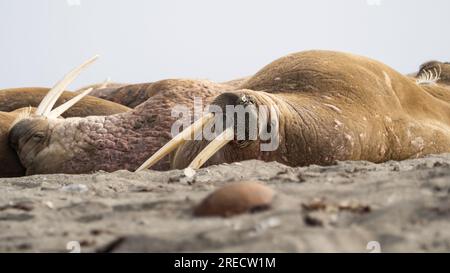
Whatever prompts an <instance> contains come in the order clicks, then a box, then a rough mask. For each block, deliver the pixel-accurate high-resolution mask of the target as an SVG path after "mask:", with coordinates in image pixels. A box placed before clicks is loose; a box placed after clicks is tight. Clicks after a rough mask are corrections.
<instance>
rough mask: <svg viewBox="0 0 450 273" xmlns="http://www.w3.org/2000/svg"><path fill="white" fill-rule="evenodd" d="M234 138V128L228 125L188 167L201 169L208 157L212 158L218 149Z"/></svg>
mask: <svg viewBox="0 0 450 273" xmlns="http://www.w3.org/2000/svg"><path fill="white" fill-rule="evenodd" d="M233 138H234V128H233V127H228V128H227V129H225V131H223V132H222V133H221V134H220V135H218V136H217V137H216V138H215V139H214V140H213V141H211V143H209V144H208V146H206V148H205V149H203V150H202V151H201V152H200V153H199V154H198V155H197V156H196V157H195V158H194V160H192V162H191V164H190V165H189V167H188V168H192V169H194V170H196V169H200V167H201V166H203V164H205V162H206V161H208V159H210V158H211V157H212V156H213V155H214V154H215V153H217V151H219V150H220V149H221V148H222V147H223V146H225V145H227V144H228V142H230V141H232V140H233Z"/></svg>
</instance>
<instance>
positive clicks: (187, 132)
mask: <svg viewBox="0 0 450 273" xmlns="http://www.w3.org/2000/svg"><path fill="white" fill-rule="evenodd" d="M212 121H214V114H213V113H208V114H207V115H205V116H203V117H201V118H200V119H199V120H197V121H196V122H194V123H193V124H192V125H190V126H189V127H188V128H186V129H184V130H183V131H182V132H181V133H179V134H178V135H176V136H175V137H174V138H172V139H171V140H170V141H169V142H168V143H166V145H164V146H163V147H162V148H161V149H159V150H158V151H157V152H156V153H154V154H153V155H152V156H151V157H150V158H149V159H147V160H146V161H145V162H144V163H143V164H142V165H141V166H140V167H139V168H137V169H136V171H135V172H139V171H142V170H144V169H148V168H150V167H151V166H153V165H154V164H156V163H157V162H158V161H159V160H161V159H162V158H163V157H165V156H166V155H168V154H170V153H171V152H172V151H174V150H175V149H176V148H178V147H179V146H180V145H182V144H183V143H184V142H186V140H189V139H192V138H193V136H195V134H196V133H197V132H198V131H199V130H201V129H202V128H203V127H205V126H207V125H209V124H210V123H211V122H212Z"/></svg>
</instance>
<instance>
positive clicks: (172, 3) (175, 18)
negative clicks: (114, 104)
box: [0, 0, 450, 89]
mask: <svg viewBox="0 0 450 273" xmlns="http://www.w3.org/2000/svg"><path fill="white" fill-rule="evenodd" d="M449 11H450V1H448V0H429V1H425V0H308V1H305V0H303V1H302V0H292V1H288V0H276V1H275V0H223V1H212V0H188V1H187V0H151V1H148V0H38V1H35V0H0V18H1V19H2V20H1V23H0V88H9V87H25V86H52V85H53V84H54V83H55V82H56V81H57V80H59V79H60V78H61V77H62V76H63V75H64V74H65V73H66V72H68V71H69V70H70V69H72V68H73V67H75V66H76V65H78V64H80V63H81V62H83V61H84V60H85V59H87V58H89V57H91V56H93V55H95V54H99V55H100V59H99V61H98V62H97V63H96V64H94V65H93V66H91V67H90V68H89V69H88V70H87V71H85V72H84V73H83V74H82V76H81V77H80V78H79V79H78V80H77V81H76V82H75V83H74V84H73V85H72V86H71V89H75V88H77V87H80V86H83V85H86V84H90V83H96V82H102V81H103V80H104V79H106V78H108V77H110V78H111V80H112V81H116V82H125V83H139V82H151V81H156V80H160V79H165V78H199V79H210V80H214V81H226V80H231V79H234V78H239V77H243V76H247V75H252V74H254V73H255V72H257V71H258V70H259V69H260V68H262V67H263V66H264V65H266V64H268V63H269V62H271V61H273V60H275V59H276V58H279V57H281V56H284V55H286V54H289V53H292V52H298V51H304V50H310V49H328V50H338V51H347V52H352V53H357V54H361V55H365V56H368V57H371V58H374V59H377V60H380V61H382V62H384V63H386V64H388V65H390V66H391V67H393V68H395V69H397V70H398V71H400V72H402V73H409V72H412V71H415V70H416V69H417V67H418V66H419V65H420V64H421V63H422V62H424V61H427V60H431V59H437V60H445V61H449V60H450V52H449V49H450V39H449V38H448V37H447V36H448V31H447V30H446V29H445V28H446V27H450V16H449V14H448V13H449Z"/></svg>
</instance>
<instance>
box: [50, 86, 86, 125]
mask: <svg viewBox="0 0 450 273" xmlns="http://www.w3.org/2000/svg"><path fill="white" fill-rule="evenodd" d="M92 90H94V89H93V88H92V87H91V88H88V89H86V90H84V91H83V92H81V93H80V94H78V95H77V96H75V97H73V98H71V99H70V100H69V101H66V102H65V103H64V104H61V105H60V106H58V107H56V108H55V109H53V110H52V111H51V112H50V113H49V114H48V117H49V118H57V117H59V116H61V115H62V114H63V113H64V112H66V111H67V110H68V109H69V108H70V107H72V106H73V105H74V104H75V103H77V102H79V101H80V100H81V99H82V98H84V97H85V96H86V95H87V94H89V93H90V92H91V91H92Z"/></svg>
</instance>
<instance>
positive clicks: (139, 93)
mask: <svg viewBox="0 0 450 273" xmlns="http://www.w3.org/2000/svg"><path fill="white" fill-rule="evenodd" d="M247 79H248V78H241V79H236V80H232V81H228V82H224V83H221V84H222V85H224V86H229V90H235V89H238V88H239V86H240V85H242V84H243V83H244V82H245V81H246V80H247ZM160 84H161V82H155V83H139V84H130V85H122V86H113V87H107V88H99V89H96V90H93V91H92V92H91V93H90V95H91V96H95V97H98V98H101V99H105V100H109V101H112V102H116V103H119V104H122V105H125V106H128V107H130V108H135V107H136V106H138V105H139V104H141V103H143V102H145V101H147V100H148V99H149V98H150V97H152V96H154V95H155V94H157V93H158V90H160V89H161V88H160Z"/></svg>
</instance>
